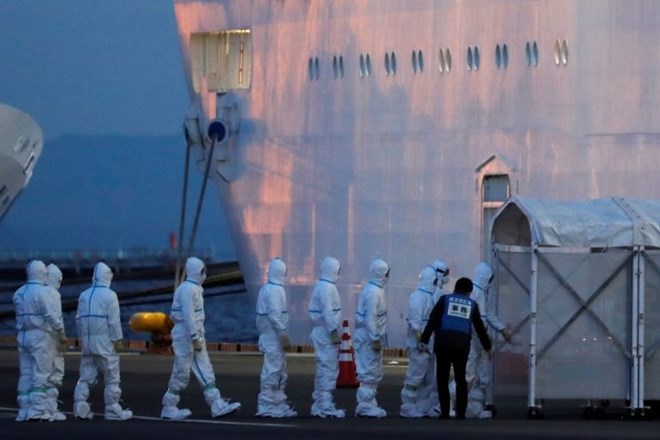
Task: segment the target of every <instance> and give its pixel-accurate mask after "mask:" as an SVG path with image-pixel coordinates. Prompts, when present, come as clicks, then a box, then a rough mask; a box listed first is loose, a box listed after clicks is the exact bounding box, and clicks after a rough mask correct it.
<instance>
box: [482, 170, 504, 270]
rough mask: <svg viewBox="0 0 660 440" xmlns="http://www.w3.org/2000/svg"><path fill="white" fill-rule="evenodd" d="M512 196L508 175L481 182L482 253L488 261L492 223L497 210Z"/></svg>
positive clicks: (485, 178) (487, 176)
mask: <svg viewBox="0 0 660 440" xmlns="http://www.w3.org/2000/svg"><path fill="white" fill-rule="evenodd" d="M510 195H511V188H510V184H509V176H508V175H507V174H499V175H486V176H484V178H483V181H482V182H481V210H482V213H481V216H482V217H481V228H482V239H481V251H482V257H483V258H485V259H486V260H488V256H489V253H490V236H489V226H490V222H491V221H492V220H493V218H494V217H495V213H496V212H497V210H498V209H499V208H500V206H502V205H503V204H504V202H505V201H506V199H508V198H509V196H510Z"/></svg>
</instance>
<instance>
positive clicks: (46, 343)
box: [13, 260, 64, 422]
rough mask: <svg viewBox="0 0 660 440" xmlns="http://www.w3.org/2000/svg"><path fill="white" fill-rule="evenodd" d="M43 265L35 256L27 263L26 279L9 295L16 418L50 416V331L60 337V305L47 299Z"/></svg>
mask: <svg viewBox="0 0 660 440" xmlns="http://www.w3.org/2000/svg"><path fill="white" fill-rule="evenodd" d="M47 276H48V275H47V270H46V265H45V264H44V263H43V262H42V261H39V260H34V261H31V262H30V263H29V264H28V266H27V283H26V284H25V285H23V286H21V287H20V288H19V289H18V290H17V291H16V292H15V293H14V296H13V303H14V310H15V312H16V330H18V336H17V343H18V356H19V370H20V372H19V379H18V387H17V388H18V390H17V391H18V396H17V399H16V400H17V402H18V407H19V411H18V416H17V417H16V421H19V422H20V421H24V420H48V421H51V420H53V419H54V415H53V412H52V410H51V408H50V405H49V404H48V390H49V389H50V387H51V386H50V381H49V379H50V377H51V375H52V372H53V349H54V347H55V346H56V345H55V344H54V343H53V341H54V340H55V339H54V337H53V335H54V334H56V335H58V339H62V338H63V337H64V324H63V322H62V309H61V306H60V307H59V308H56V307H54V305H53V301H51V299H52V297H53V295H54V292H53V290H54V289H53V288H52V287H50V286H48V285H47V284H46V281H47Z"/></svg>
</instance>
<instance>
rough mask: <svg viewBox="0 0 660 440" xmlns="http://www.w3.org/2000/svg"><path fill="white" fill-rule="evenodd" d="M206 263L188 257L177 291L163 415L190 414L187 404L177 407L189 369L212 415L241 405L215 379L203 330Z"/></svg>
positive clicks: (223, 413)
mask: <svg viewBox="0 0 660 440" xmlns="http://www.w3.org/2000/svg"><path fill="white" fill-rule="evenodd" d="M204 280H206V266H205V265H204V262H203V261H202V260H200V259H199V258H196V257H190V258H188V260H187V261H186V279H185V280H184V281H183V282H182V283H181V284H180V285H179V287H177V289H176V290H175V291H174V298H173V299H172V311H171V314H170V316H171V317H172V320H173V321H174V328H173V329H172V348H173V350H174V363H173V365H172V373H171V375H170V380H169V383H168V386H167V391H166V392H165V394H164V395H163V398H162V404H163V409H162V411H161V413H160V416H161V418H163V419H169V420H182V419H185V418H187V417H190V415H191V414H192V412H191V411H190V410H189V409H188V408H181V409H179V408H178V406H177V405H178V404H179V400H180V399H181V392H182V391H184V390H185V389H186V387H187V386H188V382H189V381H190V371H191V370H192V372H193V374H194V375H195V377H196V378H197V381H198V382H199V384H200V385H201V386H202V389H203V391H204V399H205V400H206V403H207V405H208V406H209V407H210V408H211V416H212V417H221V416H225V415H227V414H231V413H233V412H234V411H237V410H238V409H240V408H241V404H240V403H238V402H232V403H229V402H227V401H226V400H225V399H223V398H222V396H221V394H220V390H219V389H218V387H217V386H216V383H215V372H214V371H213V365H211V360H210V359H209V354H208V351H207V350H206V339H205V335H204V333H205V331H204V319H205V315H204V295H203V294H204V288H203V287H202V285H203V284H204Z"/></svg>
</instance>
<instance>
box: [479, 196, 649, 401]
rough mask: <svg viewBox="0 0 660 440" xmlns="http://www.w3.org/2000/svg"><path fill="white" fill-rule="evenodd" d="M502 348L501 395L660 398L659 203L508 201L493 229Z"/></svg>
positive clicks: (498, 385)
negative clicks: (509, 340)
mask: <svg viewBox="0 0 660 440" xmlns="http://www.w3.org/2000/svg"><path fill="white" fill-rule="evenodd" d="M491 244H492V258H493V261H492V263H493V268H494V270H495V273H496V283H497V295H496V298H497V311H498V315H499V317H500V319H502V320H503V321H504V322H506V323H508V324H509V325H510V326H511V328H512V330H513V331H514V341H515V342H514V344H513V345H506V344H499V345H498V353H497V356H496V358H495V362H494V364H495V366H494V368H495V381H496V382H495V393H496V394H509V395H511V394H514V395H515V394H523V393H526V395H527V398H528V405H529V408H530V410H531V411H532V412H534V411H535V410H536V409H539V408H540V405H539V402H540V401H542V400H543V399H571V398H579V399H582V398H584V399H622V400H628V401H630V408H631V411H632V413H633V414H640V413H643V412H644V408H645V405H644V401H645V400H657V399H659V398H660V380H659V379H660V355H658V354H657V352H658V348H660V294H658V289H660V201H657V200H638V199H624V198H608V199H598V200H588V201H576V202H552V201H544V200H538V199H529V198H523V197H512V198H510V199H509V200H508V201H507V202H506V203H505V204H504V205H503V206H502V207H501V208H500V209H499V210H498V212H497V213H496V215H495V217H494V219H493V222H492V224H491Z"/></svg>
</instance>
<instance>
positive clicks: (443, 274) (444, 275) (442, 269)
mask: <svg viewBox="0 0 660 440" xmlns="http://www.w3.org/2000/svg"><path fill="white" fill-rule="evenodd" d="M431 267H432V268H433V269H435V271H436V272H439V273H438V284H439V287H440V288H442V287H443V286H444V285H445V284H447V283H449V266H447V263H445V262H444V261H442V260H435V261H434V262H433V263H431Z"/></svg>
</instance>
